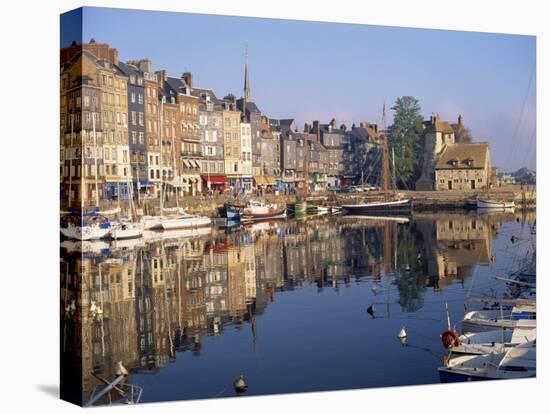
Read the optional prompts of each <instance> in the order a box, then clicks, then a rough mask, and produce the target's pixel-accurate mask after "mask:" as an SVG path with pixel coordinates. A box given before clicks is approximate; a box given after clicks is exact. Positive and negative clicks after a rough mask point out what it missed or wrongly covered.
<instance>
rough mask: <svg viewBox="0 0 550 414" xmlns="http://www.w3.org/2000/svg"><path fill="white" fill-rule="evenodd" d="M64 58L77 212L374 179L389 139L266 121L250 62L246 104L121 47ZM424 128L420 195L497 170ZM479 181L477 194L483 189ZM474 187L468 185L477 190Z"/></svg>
mask: <svg viewBox="0 0 550 414" xmlns="http://www.w3.org/2000/svg"><path fill="white" fill-rule="evenodd" d="M60 57H61V74H60V76H61V120H60V138H61V153H60V160H61V165H60V177H61V196H62V199H64V200H68V201H69V204H71V203H77V202H82V203H93V202H94V201H95V202H97V201H99V200H113V199H120V198H123V199H125V198H128V197H129V196H130V195H131V194H133V196H134V197H135V196H136V195H138V196H141V197H158V196H159V194H160V191H161V188H165V189H166V192H167V193H168V194H177V195H198V194H201V193H204V192H206V191H210V190H214V191H224V190H226V189H231V190H233V191H239V192H245V193H246V192H251V191H255V190H257V189H259V188H262V189H263V190H265V191H271V190H272V191H277V190H283V191H294V190H297V189H301V188H303V186H304V185H306V182H307V185H308V187H309V189H310V190H316V191H320V190H325V189H331V188H336V187H340V186H346V185H349V184H351V183H353V182H357V181H359V180H369V179H371V180H372V179H373V178H374V177H376V171H375V170H377V169H378V168H379V159H380V140H382V139H384V136H385V131H380V130H379V129H378V126H377V125H376V124H372V123H369V122H361V123H360V124H359V126H356V125H355V124H354V125H352V126H351V128H349V129H348V128H347V127H346V125H343V124H342V125H339V126H338V125H337V124H336V121H335V119H332V120H331V121H330V122H328V123H326V124H323V123H321V122H320V121H313V122H312V123H311V124H310V123H306V124H305V125H304V126H303V128H301V127H299V126H298V125H297V124H296V122H295V120H294V119H273V118H270V117H269V116H267V115H266V114H264V113H262V111H261V110H260V108H259V107H258V105H257V104H256V103H255V102H254V101H253V100H252V99H251V94H250V80H249V74H248V64H245V68H244V69H245V70H244V87H243V95H242V96H241V97H240V98H237V97H236V96H235V95H233V94H227V95H225V96H224V97H223V98H220V97H218V96H217V95H216V94H215V93H214V91H213V90H212V89H209V88H204V87H199V86H197V85H195V84H194V82H193V75H192V73H190V72H184V73H183V74H182V75H181V76H179V77H173V76H170V75H169V74H167V72H166V71H165V70H153V63H152V62H151V60H149V59H141V60H130V61H127V62H121V61H119V58H118V50H117V49H115V48H112V47H110V45H109V44H106V43H97V42H95V41H94V40H93V39H92V40H91V41H90V42H89V43H83V44H76V43H73V44H72V45H71V46H69V47H66V48H63V49H61V53H60ZM425 126H426V137H425V141H426V154H425V160H424V164H425V165H424V169H423V176H422V178H421V180H420V181H419V183H420V185H419V187H420V188H422V189H424V188H429V189H443V188H447V189H455V188H458V187H461V188H462V186H458V185H457V183H455V180H456V178H455V177H454V175H455V172H453V170H454V169H457V168H458V167H461V168H466V169H475V170H476V171H477V170H479V169H480V168H483V169H487V168H489V167H488V165H489V162H488V158H487V157H488V146H487V145H485V147H484V148H486V149H487V157H485V158H484V157H483V156H482V157H481V158H480V159H479V160H478V158H479V157H478V156H474V155H472V156H470V155H468V154H469V153H470V152H471V150H475V152H476V154H477V153H478V152H479V151H482V150H483V149H481V150H477V149H476V148H474V147H464V145H466V144H456V145H455V142H454V133H453V134H451V133H452V128H451V130H450V131H449V130H448V128H450V126H449V124H448V123H442V122H441V121H439V119H433V118H432V119H431V120H430V121H429V122H427V123H426V125H425ZM447 127H448V128H447ZM442 128H443V129H442ZM451 135H452V136H451ZM451 146H454V148H455V149H456V151H455V152H457V151H458V154H459V155H460V157H459V158H460V159H459V160H458V161H457V164H456V165H455V164H452V163H450V162H448V163H445V162H444V164H443V167H444V168H443V167H442V168H440V169H448V170H451V173H448V172H447V173H445V174H446V175H445V174H443V173H442V174H443V175H445V177H443V175H441V178H439V177H437V178H436V177H435V170H436V167H437V166H440V167H441V163H440V162H438V160H439V158H441V154H442V151H443V148H445V149H449V148H450V147H451ZM306 149H308V153H307V155H308V157H307V159H308V164H307V166H306V165H305V163H304V158H305V157H306V151H305V150H306ZM447 155H448V154H447ZM447 158H449V157H447ZM455 158H456V157H455ZM455 158H452V159H455ZM462 158H464V159H462ZM468 160H470V161H468ZM464 163H466V164H464ZM306 167H307V171H308V174H307V177H305V173H304V171H305V170H306ZM449 174H450V175H449ZM483 174H484V173H482V175H483ZM459 175H460V174H459ZM463 175H464V174H463ZM474 175H475V174H474ZM483 177H485V178H483V180H482V181H479V182H478V181H476V187H475V188H481V187H483V186H484V185H487V183H488V180H487V176H486V175H483ZM474 179H475V180H478V179H479V178H478V177H477V176H476V177H473V176H470V175H468V174H465V178H463V177H462V176H461V178H460V180H461V182H462V180H466V181H467V182H468V185H470V186H472V184H471V182H472V180H474ZM449 180H450V181H451V182H452V183H453V184H454V185H450V184H448V182H449ZM466 181H465V182H466ZM441 183H443V184H441ZM472 188H473V187H472ZM136 193H137V194H136Z"/></svg>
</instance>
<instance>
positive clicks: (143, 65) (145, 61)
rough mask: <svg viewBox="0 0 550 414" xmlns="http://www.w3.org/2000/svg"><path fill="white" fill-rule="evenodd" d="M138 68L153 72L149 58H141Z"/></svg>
mask: <svg viewBox="0 0 550 414" xmlns="http://www.w3.org/2000/svg"><path fill="white" fill-rule="evenodd" d="M138 64H139V65H138V68H139V70H141V71H142V72H147V73H153V62H152V61H151V60H149V59H141V60H140V61H139V62H138Z"/></svg>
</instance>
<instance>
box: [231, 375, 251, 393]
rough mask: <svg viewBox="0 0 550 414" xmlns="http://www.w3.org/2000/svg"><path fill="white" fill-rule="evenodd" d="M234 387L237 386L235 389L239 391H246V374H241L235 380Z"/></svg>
mask: <svg viewBox="0 0 550 414" xmlns="http://www.w3.org/2000/svg"><path fill="white" fill-rule="evenodd" d="M233 387H234V388H235V391H237V392H239V393H240V392H245V391H246V390H247V388H248V385H247V383H246V382H245V381H244V375H243V374H241V375H239V377H238V378H237V379H236V380H235V381H234V382H233Z"/></svg>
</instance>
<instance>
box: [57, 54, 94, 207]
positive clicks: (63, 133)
mask: <svg viewBox="0 0 550 414" xmlns="http://www.w3.org/2000/svg"><path fill="white" fill-rule="evenodd" d="M60 81H61V82H60V85H61V90H60V93H61V95H60V99H61V100H60V103H61V119H60V144H61V153H60V161H61V168H60V180H61V196H62V202H64V203H66V207H67V208H73V209H74V208H80V207H82V206H87V205H97V204H99V201H100V200H102V199H103V193H102V191H101V189H102V181H103V168H102V167H103V160H102V158H103V157H102V145H103V122H102V116H101V90H100V87H99V84H98V61H97V58H96V57H95V56H94V55H93V54H91V53H89V52H87V51H80V52H79V53H75V54H72V55H71V59H70V60H68V61H65V63H64V64H63V65H62V67H61V74H60Z"/></svg>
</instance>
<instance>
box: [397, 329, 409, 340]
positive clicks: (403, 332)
mask: <svg viewBox="0 0 550 414" xmlns="http://www.w3.org/2000/svg"><path fill="white" fill-rule="evenodd" d="M397 337H398V338H399V339H403V338H406V337H407V331H406V330H405V327H402V328H401V330H400V331H399V335H397Z"/></svg>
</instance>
